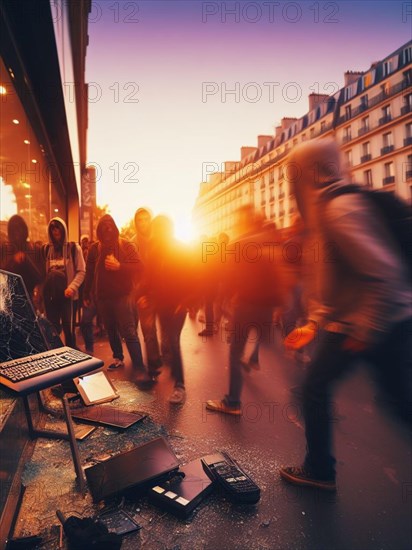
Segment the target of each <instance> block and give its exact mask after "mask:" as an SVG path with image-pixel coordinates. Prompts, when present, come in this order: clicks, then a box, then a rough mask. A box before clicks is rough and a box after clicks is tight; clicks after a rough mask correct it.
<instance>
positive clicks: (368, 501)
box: [15, 319, 412, 550]
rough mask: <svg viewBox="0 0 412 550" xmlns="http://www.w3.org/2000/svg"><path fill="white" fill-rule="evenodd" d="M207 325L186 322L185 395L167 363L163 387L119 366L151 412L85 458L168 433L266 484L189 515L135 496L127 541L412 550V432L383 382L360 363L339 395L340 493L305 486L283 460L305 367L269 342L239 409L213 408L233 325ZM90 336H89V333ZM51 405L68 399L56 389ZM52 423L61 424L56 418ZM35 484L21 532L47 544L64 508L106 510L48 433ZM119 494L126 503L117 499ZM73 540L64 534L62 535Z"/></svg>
mask: <svg viewBox="0 0 412 550" xmlns="http://www.w3.org/2000/svg"><path fill="white" fill-rule="evenodd" d="M201 328H202V326H201V325H200V324H199V323H198V322H196V321H193V320H190V319H188V320H187V322H186V325H185V327H184V330H183V333H182V348H183V357H184V365H185V374H186V389H187V400H186V402H185V404H184V405H183V406H181V407H176V406H173V405H169V403H168V401H167V398H168V396H169V394H170V393H171V391H172V388H173V383H172V380H171V379H170V375H169V370H168V368H167V367H164V368H163V370H162V374H161V375H160V377H159V380H158V383H157V384H156V386H155V387H154V388H153V389H152V390H151V391H149V392H141V391H139V390H138V389H137V388H136V387H135V385H134V384H133V383H131V382H129V381H127V377H128V370H127V359H128V356H127V352H126V353H125V355H126V369H124V370H118V371H114V372H110V373H109V376H110V378H111V379H112V380H113V383H114V385H115V386H116V387H117V389H118V390H119V392H120V399H118V400H117V401H116V406H119V407H120V408H122V409H125V410H128V411H142V412H145V413H146V414H147V415H148V418H146V419H145V420H144V421H143V422H142V423H139V424H136V425H135V426H133V427H131V428H129V429H128V430H126V431H124V432H121V433H119V432H116V431H114V430H111V429H109V428H103V427H99V428H98V429H97V430H96V431H95V432H94V433H93V434H92V435H90V436H89V437H88V438H87V439H85V440H84V441H82V442H80V443H79V448H80V453H81V459H82V463H83V466H87V465H91V464H93V463H94V461H96V460H99V459H101V457H103V456H105V455H107V454H116V453H118V452H120V451H124V450H128V449H130V448H133V447H134V446H135V445H138V444H140V443H142V442H144V441H148V440H150V439H153V438H154V437H158V436H159V435H163V436H164V437H166V438H167V439H168V441H169V443H170V445H171V447H172V448H173V450H174V452H175V454H176V456H177V457H178V459H179V461H180V462H181V463H182V464H183V463H187V462H189V461H191V460H194V459H197V458H200V457H201V456H203V455H206V454H210V453H212V452H213V451H215V450H219V449H224V450H226V451H228V452H229V453H230V454H231V455H232V456H233V457H234V458H236V460H237V461H238V462H239V463H240V465H241V466H243V468H244V469H245V470H246V471H247V472H248V473H249V474H250V475H251V476H252V477H253V478H254V479H255V481H256V482H257V483H258V484H259V486H260V487H261V490H262V496H261V500H260V502H259V503H258V504H257V505H255V506H240V505H234V504H231V503H230V502H228V501H227V500H226V499H225V498H224V497H223V495H222V494H221V493H219V492H215V493H213V494H212V495H211V496H209V497H208V498H206V499H205V500H204V501H203V502H202V504H201V505H200V506H199V507H198V508H197V509H196V510H195V512H194V513H193V515H192V516H191V517H190V518H189V519H187V520H179V519H177V518H175V517H174V516H172V515H171V514H169V513H166V512H164V511H162V510H160V509H158V508H156V507H155V506H153V505H151V504H149V503H148V502H147V500H146V498H140V499H135V500H131V499H126V500H125V501H123V506H124V508H125V509H126V510H127V511H128V512H129V513H130V514H132V515H133V517H134V518H135V519H136V521H137V522H138V523H139V524H140V525H141V529H140V531H138V532H136V533H132V534H130V535H127V536H126V537H125V538H124V540H123V545H122V548H124V549H135V548H145V549H146V548H147V549H153V550H157V549H159V550H189V549H190V550H192V549H208V550H209V549H210V550H212V549H228V550H230V549H259V550H263V549H279V550H283V549H296V550H300V549H302V550H304V549H305V550H306V549H322V550H323V549H325V550H332V549H336V550H348V549H353V550H368V549H371V550H372V549H373V550H376V549H382V550H386V549H387V550H403V549H405V550H406V549H409V548H411V547H412V525H411V524H412V522H411V517H412V515H411V512H412V505H411V503H412V479H411V477H412V475H411V474H412V472H411V469H412V466H411V465H412V460H411V445H410V444H411V433H410V431H408V429H407V428H406V427H405V426H403V425H401V424H399V423H398V421H397V420H395V419H394V418H393V417H392V416H390V415H389V414H388V412H387V411H385V410H383V409H382V407H380V406H379V405H378V404H377V400H376V393H377V392H376V389H375V387H374V384H373V382H372V380H371V378H370V376H369V375H368V372H367V370H366V368H364V367H362V366H360V368H359V369H357V370H356V371H355V373H354V374H353V375H351V376H350V377H348V378H347V379H346V380H345V381H343V383H342V384H341V385H340V386H339V389H338V392H337V394H336V402H335V416H334V422H335V448H336V455H337V459H338V465H337V472H338V492H337V493H336V494H328V493H322V492H321V491H318V490H311V489H310V490H308V489H302V488H296V487H292V486H289V485H287V484H285V483H284V482H283V481H281V480H280V479H279V477H278V473H277V470H278V468H279V467H280V466H281V465H290V464H299V463H300V462H301V460H302V457H303V454H304V432H303V421H302V415H301V408H300V405H299V398H298V395H297V394H296V393H294V392H291V391H290V390H291V388H293V387H295V386H296V385H298V384H299V381H300V380H301V379H302V376H303V374H304V369H305V367H304V366H302V365H298V364H296V363H295V362H294V361H293V360H292V359H290V358H286V357H284V355H283V353H282V352H281V351H280V350H281V346H280V345H279V342H278V343H272V344H271V345H270V347H269V346H268V347H263V348H262V350H261V359H260V363H261V368H260V370H259V371H252V372H251V373H250V374H246V375H245V385H244V391H243V411H242V416H241V417H233V416H225V415H221V414H219V413H213V412H210V411H206V410H205V405H204V404H205V401H206V400H208V399H214V398H221V397H222V396H223V395H224V393H225V392H226V390H227V381H228V369H227V353H228V344H227V343H226V333H225V332H224V330H221V331H219V332H218V333H217V334H215V335H214V336H213V337H208V338H204V337H199V336H198V335H197V332H198V331H199V330H200V329H201ZM79 341H80V338H79ZM95 355H96V356H97V357H101V358H102V359H103V360H104V361H105V365H108V364H109V363H110V362H111V361H110V359H111V355H110V348H109V346H108V344H107V342H106V341H104V340H97V342H96V347H95ZM47 397H48V400H49V405H50V406H52V407H53V406H54V407H58V406H59V403H58V401H57V400H56V399H54V398H53V397H52V396H51V394H50V393H48V395H47ZM48 423H49V425H53V424H55V425H58V424H59V422H58V421H56V420H54V419H52V418H49V419H48ZM23 483H24V484H25V486H26V491H25V495H24V499H23V503H22V507H21V510H20V514H19V517H18V520H17V523H16V528H15V536H26V535H29V534H30V535H31V534H39V533H40V534H41V535H42V536H43V538H44V540H48V542H46V544H45V545H44V546H43V548H50V549H54V548H58V527H57V526H58V521H57V518H56V516H55V511H56V509H57V508H60V509H61V510H62V511H63V512H64V513H65V514H66V515H71V514H75V515H80V516H91V515H94V514H95V513H96V512H97V511H98V506H96V505H93V503H92V499H91V496H90V494H89V493H88V492H87V493H86V494H85V495H81V494H79V493H78V492H77V490H76V485H75V474H74V470H73V466H72V463H71V460H70V453H69V444H68V443H67V442H64V441H52V440H46V439H42V440H38V441H37V443H36V446H35V450H34V454H33V457H32V459H31V461H30V463H28V464H27V466H26V469H25V472H24V479H23ZM119 501H120V499H119ZM63 547H66V546H65V541H63Z"/></svg>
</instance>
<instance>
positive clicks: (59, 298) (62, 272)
mask: <svg viewBox="0 0 412 550" xmlns="http://www.w3.org/2000/svg"><path fill="white" fill-rule="evenodd" d="M47 233H48V236H49V244H46V245H45V246H44V257H45V269H46V279H45V282H44V285H43V298H44V307H45V310H46V317H47V319H48V320H49V321H50V322H51V323H52V324H53V325H54V327H55V328H56V331H57V333H58V334H60V332H61V330H62V328H63V333H64V339H65V342H66V346H69V347H72V348H75V347H76V337H75V332H74V319H75V314H76V304H77V300H78V298H79V287H80V285H81V284H82V282H83V281H84V276H85V263H84V258H83V253H82V249H81V248H80V245H79V244H77V243H74V242H68V241H67V226H66V223H65V222H64V220H62V219H61V218H57V217H56V218H52V219H51V220H50V222H49V225H48V229H47Z"/></svg>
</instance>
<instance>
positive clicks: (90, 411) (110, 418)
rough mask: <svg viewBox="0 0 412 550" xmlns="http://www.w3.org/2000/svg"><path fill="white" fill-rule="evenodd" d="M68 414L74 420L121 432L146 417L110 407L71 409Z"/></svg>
mask: <svg viewBox="0 0 412 550" xmlns="http://www.w3.org/2000/svg"><path fill="white" fill-rule="evenodd" d="M70 412H71V416H72V418H74V419H75V420H80V421H81V422H90V423H92V424H101V425H103V426H111V427H112V428H120V429H123V430H125V429H126V428H130V426H133V424H136V422H140V421H141V420H143V419H145V418H146V416H147V415H145V414H141V413H132V412H127V411H122V410H121V409H119V408H118V407H112V406H111V405H96V406H94V407H82V408H81V409H71V411H70Z"/></svg>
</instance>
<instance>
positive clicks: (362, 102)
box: [360, 94, 368, 111]
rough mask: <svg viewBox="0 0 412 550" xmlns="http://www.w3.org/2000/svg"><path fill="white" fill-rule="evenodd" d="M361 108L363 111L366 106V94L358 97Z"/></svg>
mask: <svg viewBox="0 0 412 550" xmlns="http://www.w3.org/2000/svg"><path fill="white" fill-rule="evenodd" d="M360 104H361V110H362V111H364V110H365V109H367V108H368V95H367V94H365V95H363V96H361V98H360Z"/></svg>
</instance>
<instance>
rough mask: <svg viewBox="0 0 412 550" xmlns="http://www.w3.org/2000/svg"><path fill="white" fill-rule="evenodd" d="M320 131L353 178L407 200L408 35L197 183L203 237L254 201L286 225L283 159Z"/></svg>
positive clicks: (410, 131)
mask: <svg viewBox="0 0 412 550" xmlns="http://www.w3.org/2000/svg"><path fill="white" fill-rule="evenodd" d="M319 136H333V137H334V138H336V139H337V141H338V142H339V143H340V144H341V149H342V154H343V157H344V160H345V162H346V166H347V169H348V170H349V171H350V173H351V177H352V180H353V181H356V182H358V183H361V184H364V185H366V186H368V187H371V188H385V189H387V190H388V191H393V192H396V193H398V194H399V195H400V196H402V197H403V198H404V199H406V200H407V201H409V202H411V198H412V41H411V42H408V43H407V44H405V45H403V46H402V47H401V48H399V49H398V50H396V51H395V52H394V53H392V54H390V55H389V56H387V57H386V58H385V59H383V60H382V61H380V62H378V63H374V64H373V65H372V66H371V67H370V69H369V70H368V71H366V72H351V71H348V72H346V73H345V85H344V87H343V88H341V89H340V90H338V91H337V92H336V93H335V94H333V95H331V96H329V95H324V94H311V95H310V96H309V111H308V113H306V114H305V115H304V116H303V117H301V118H299V119H297V118H283V119H282V120H281V124H280V125H279V126H278V127H277V128H276V130H275V134H274V135H273V136H272V135H267V136H258V139H257V146H256V147H242V148H241V158H240V161H234V162H226V163H224V165H223V166H222V170H221V172H216V173H213V174H211V175H210V177H209V179H208V181H207V182H202V183H201V184H200V189H199V194H198V197H197V199H196V204H195V207H194V209H193V221H194V225H195V227H196V229H197V231H198V233H199V234H201V235H207V236H213V235H217V234H218V233H220V232H222V231H224V232H226V233H229V235H230V236H233V226H234V212H235V211H236V209H237V208H238V207H239V206H241V205H243V204H253V205H254V206H255V208H256V209H257V210H258V211H260V212H261V213H262V215H263V216H264V217H265V219H267V220H271V221H274V222H275V223H276V225H277V227H278V228H280V229H282V228H285V227H288V226H289V225H290V223H291V220H292V219H293V216H294V214H295V212H296V205H295V203H294V199H293V196H292V194H291V191H290V186H289V182H288V181H287V176H286V175H285V174H286V170H285V164H286V163H287V155H288V153H289V152H290V151H291V149H292V148H293V147H294V146H295V145H298V144H299V143H301V142H303V141H305V140H309V139H313V138H315V137H319Z"/></svg>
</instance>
